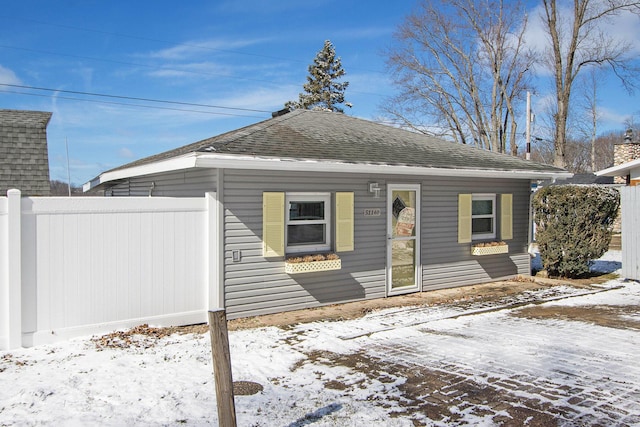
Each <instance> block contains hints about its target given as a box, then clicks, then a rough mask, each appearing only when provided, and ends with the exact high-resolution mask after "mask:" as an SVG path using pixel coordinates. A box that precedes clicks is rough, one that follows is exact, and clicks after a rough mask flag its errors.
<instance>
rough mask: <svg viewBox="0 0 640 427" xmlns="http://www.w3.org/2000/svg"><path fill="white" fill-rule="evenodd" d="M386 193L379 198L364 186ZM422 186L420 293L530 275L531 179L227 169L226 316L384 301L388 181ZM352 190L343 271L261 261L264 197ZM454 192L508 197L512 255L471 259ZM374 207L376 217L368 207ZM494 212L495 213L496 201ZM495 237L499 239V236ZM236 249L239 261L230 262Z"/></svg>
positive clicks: (274, 261)
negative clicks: (461, 237) (350, 239)
mask: <svg viewBox="0 0 640 427" xmlns="http://www.w3.org/2000/svg"><path fill="white" fill-rule="evenodd" d="M372 181H375V182H378V183H379V184H380V187H381V188H382V189H383V190H382V192H381V193H380V197H379V198H374V196H373V194H371V193H369V192H368V183H369V182H372ZM388 183H398V184H415V183H419V184H421V185H422V199H421V204H422V216H421V226H422V246H421V259H422V266H423V274H422V280H423V290H433V289H441V288H447V287H455V286H462V285H471V284H477V283H482V282H487V281H491V280H496V279H501V278H507V277H513V276H514V275H517V274H529V255H528V254H527V252H526V250H527V223H528V205H529V182H528V181H527V180H520V181H516V180H513V181H505V180H495V179H486V180H482V179H456V178H438V177H429V178H424V179H420V178H416V177H407V178H403V177H398V176H366V175H360V174H358V175H350V174H326V173H302V174H301V173H295V172H265V171H260V172H257V171H244V170H228V169H227V170H225V171H224V196H223V197H224V205H225V215H224V228H225V236H224V239H225V240H224V248H225V263H224V264H225V275H224V277H225V279H224V286H225V303H226V309H227V315H228V317H229V318H237V317H245V316H254V315H260V314H268V313H275V312H280V311H288V310H295V309H301V308H308V307H316V306H320V305H326V304H332V303H341V302H347V301H358V300H365V299H373V298H381V297H384V296H385V285H386V271H385V267H386V250H387V248H386V234H387V229H386V227H387V222H386V221H387V217H386V212H387V209H386V184H388ZM264 191H282V192H331V193H335V192H337V191H352V192H354V195H355V225H354V226H355V229H354V239H355V250H354V251H353V252H342V253H340V258H341V260H342V269H341V270H337V271H328V272H318V273H308V274H297V275H288V274H286V273H284V259H283V258H280V259H265V258H264V257H263V256H262V240H261V236H262V193H263V192H264ZM459 193H496V194H502V193H510V194H513V218H514V220H513V228H514V236H513V237H514V238H513V239H512V240H509V241H508V243H509V248H510V253H509V254H508V255H507V254H502V255H491V256H482V257H474V256H472V255H471V244H458V242H457V235H458V234H457V211H458V207H457V203H458V194H459ZM373 208H379V209H380V210H381V215H380V216H379V217H371V216H369V217H365V216H364V215H363V212H364V210H365V209H373ZM497 209H499V202H498V206H497ZM497 239H499V235H498V237H497ZM234 250H239V251H241V255H242V258H241V261H240V262H233V260H232V253H233V251H234Z"/></svg>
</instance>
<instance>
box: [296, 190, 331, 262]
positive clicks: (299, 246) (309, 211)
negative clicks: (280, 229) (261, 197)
mask: <svg viewBox="0 0 640 427" xmlns="http://www.w3.org/2000/svg"><path fill="white" fill-rule="evenodd" d="M285 209H286V210H285V245H286V252H287V253H303V252H322V251H329V250H330V249H331V232H332V230H331V193H286V196H285Z"/></svg>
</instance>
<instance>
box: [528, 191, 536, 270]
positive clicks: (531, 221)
mask: <svg viewBox="0 0 640 427" xmlns="http://www.w3.org/2000/svg"><path fill="white" fill-rule="evenodd" d="M537 188H538V184H537V183H536V182H534V181H530V183H529V229H528V230H527V252H528V253H529V271H531V258H534V257H535V245H534V243H533V226H534V224H535V221H534V218H533V214H534V212H533V196H534V194H535V193H536V190H537Z"/></svg>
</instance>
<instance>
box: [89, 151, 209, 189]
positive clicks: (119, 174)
mask: <svg viewBox="0 0 640 427" xmlns="http://www.w3.org/2000/svg"><path fill="white" fill-rule="evenodd" d="M196 158H197V153H189V154H187V155H184V156H180V157H174V158H172V159H167V160H161V161H158V162H153V163H148V164H145V165H140V166H134V167H131V168H126V169H118V170H114V171H111V172H104V173H102V174H100V175H99V176H98V177H96V178H94V179H93V180H91V181H89V182H87V183H85V184H84V185H83V186H82V191H85V192H86V191H89V190H91V189H92V188H95V187H97V186H98V185H100V184H103V183H105V182H109V181H117V180H119V179H125V178H132V177H134V176H141V175H152V174H156V173H161V172H168V171H174V170H180V169H189V168H193V167H196Z"/></svg>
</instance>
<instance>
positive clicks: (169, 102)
mask: <svg viewBox="0 0 640 427" xmlns="http://www.w3.org/2000/svg"><path fill="white" fill-rule="evenodd" d="M0 86H9V87H16V88H20V89H33V90H42V91H48V92H61V93H70V94H74V95H88V96H100V97H105V98H115V99H127V100H131V101H145V102H157V103H162V104H175V105H185V106H191V107H206V108H219V109H223V110H237V111H249V112H254V113H271V111H267V110H256V109H251V108H240V107H223V106H220V105H210V104H197V103H193V102H182V101H167V100H163V99H153V98H139V97H134V96H124V95H110V94H105V93H94V92H82V91H76V90H64V89H51V88H46V87H37V86H25V85H16V84H10V83H0ZM75 99H80V98H75ZM125 105H128V104H125Z"/></svg>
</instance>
